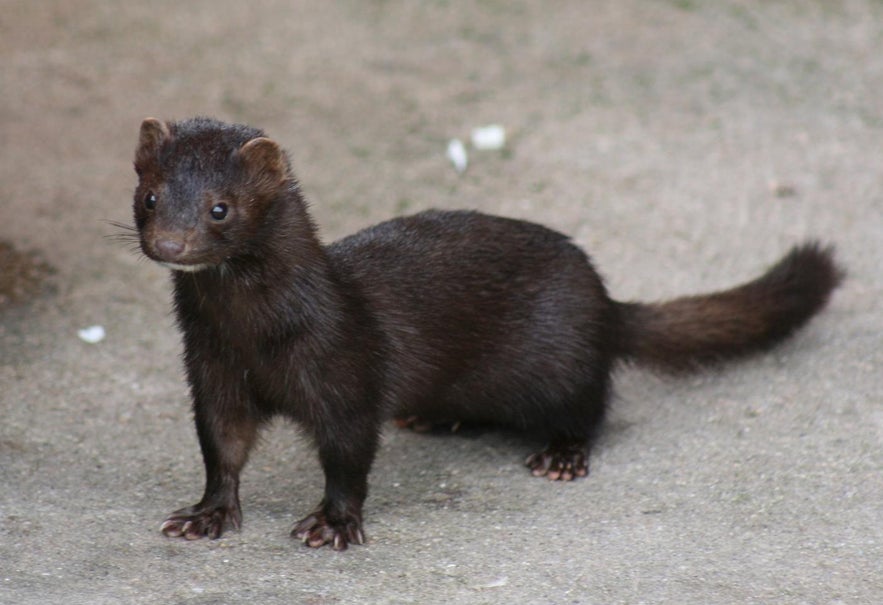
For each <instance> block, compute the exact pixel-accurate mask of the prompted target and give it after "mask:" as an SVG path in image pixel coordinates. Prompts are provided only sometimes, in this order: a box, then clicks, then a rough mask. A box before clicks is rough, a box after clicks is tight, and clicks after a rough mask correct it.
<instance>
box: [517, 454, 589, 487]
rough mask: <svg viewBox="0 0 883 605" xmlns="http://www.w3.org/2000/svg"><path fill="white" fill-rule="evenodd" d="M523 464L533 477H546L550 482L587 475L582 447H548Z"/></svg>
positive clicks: (586, 461)
mask: <svg viewBox="0 0 883 605" xmlns="http://www.w3.org/2000/svg"><path fill="white" fill-rule="evenodd" d="M524 464H525V465H526V466H527V468H529V469H530V473H531V474H532V475H533V476H534V477H548V478H549V480H551V481H570V480H572V479H575V478H577V477H585V476H586V475H588V474H589V464H588V460H587V458H586V453H585V451H584V449H583V447H582V446H563V447H556V446H550V447H548V448H546V449H544V450H543V451H541V452H537V453H536V454H531V455H530V456H528V457H527V460H525V461H524Z"/></svg>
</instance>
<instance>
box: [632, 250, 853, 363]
mask: <svg viewBox="0 0 883 605" xmlns="http://www.w3.org/2000/svg"><path fill="white" fill-rule="evenodd" d="M843 275H844V274H843V272H842V271H841V270H840V268H838V266H837V264H836V263H835V262H834V252H833V249H832V248H830V247H822V246H821V245H819V244H818V243H816V242H811V243H808V244H804V245H802V246H799V247H796V248H794V249H792V250H791V251H790V252H789V253H788V254H787V255H786V256H785V257H784V258H783V259H782V260H780V261H779V262H778V263H776V264H775V265H774V266H773V267H771V268H770V269H769V270H768V271H767V272H766V273H764V274H763V275H762V276H760V277H759V278H757V279H755V280H754V281H751V282H749V283H747V284H744V285H741V286H737V287H735V288H732V289H730V290H724V291H722V292H715V293H713V294H705V295H698V296H686V297H683V298H676V299H674V300H671V301H667V302H662V303H651V304H643V303H617V305H618V308H619V312H620V316H621V319H622V329H623V331H622V338H621V347H622V348H621V350H620V354H621V356H622V358H624V359H626V360H629V361H634V362H637V363H642V364H647V365H649V366H652V367H655V368H657V369H660V370H664V371H668V372H682V371H686V370H691V369H694V368H696V367H698V366H702V365H707V364H711V363H715V362H718V361H723V360H725V359H730V358H734V357H739V356H743V355H747V354H749V353H753V352H755V351H761V350H764V349H767V348H769V347H771V346H773V345H775V344H776V343H778V342H780V341H781V340H784V339H785V338H786V337H788V336H789V335H790V334H791V333H792V332H794V331H795V330H796V329H797V328H799V327H801V326H802V325H803V324H805V323H806V322H807V321H809V319H810V318H811V317H812V316H813V315H815V314H816V313H817V312H818V311H820V310H821V309H822V308H823V307H824V306H825V303H827V302H828V297H829V295H830V294H831V291H832V290H834V288H836V287H837V286H838V284H839V283H840V281H841V280H842V278H843Z"/></svg>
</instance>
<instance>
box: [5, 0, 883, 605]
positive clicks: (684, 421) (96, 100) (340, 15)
mask: <svg viewBox="0 0 883 605" xmlns="http://www.w3.org/2000/svg"><path fill="white" fill-rule="evenodd" d="M881 90H883V5H881V3H880V2H875V1H871V0H867V1H862V0H846V1H845V2H839V3H834V2H822V1H818V2H811V1H806V2H799V1H796V0H785V1H782V2H765V3H757V2H738V1H731V2H725V1H710V2H698V1H695V2H694V1H689V0H686V1H684V0H679V1H675V0H671V1H661V0H660V1H655V2H651V1H649V0H646V1H643V2H641V1H637V0H609V1H608V0H605V1H598V2H591V3H589V2H583V1H578V0H574V1H563V0H562V1H557V2H540V1H530V2H529V1H523V0H522V1H519V0H514V1H509V0H506V1H503V0H486V1H483V2H470V3H467V2H454V1H450V2H448V1H441V0H439V1H434V2H419V3H418V2H404V1H397V0H387V1H363V0H351V1H340V2H321V3H320V2H290V1H288V2H282V1H269V0H263V1H258V2H233V1H228V0H217V1H211V2H209V1H203V0H199V1H194V2H181V1H175V2H170V1H160V2H143V3H123V2H101V1H98V0H94V1H87V0H64V1H61V0H42V1H41V2H28V1H25V0H0V91H2V93H0V213H2V215H0V242H3V248H2V250H3V254H2V255H0V259H2V262H3V263H4V264H5V266H4V267H3V268H2V270H0V278H2V279H3V280H4V284H2V286H3V287H2V288H0V294H2V297H0V305H2V306H0V485H2V489H0V602H2V603H4V604H5V603H10V604H12V603H15V604H38V603H39V604H45V603H65V604H69V605H73V604H79V603H90V604H92V603H194V604H197V603H198V604H208V603H263V604H269V605H272V604H276V603H280V604H281V603H311V604H332V603H333V604H336V603H380V602H390V603H440V602H447V603H642V602H644V603H678V604H691V603H696V604H708V603H849V604H853V603H879V602H880V598H881V595H883V478H881V477H883V475H881V470H883V453H881V442H883V405H881V404H883V395H881V386H883V380H881V374H880V369H881V362H883V356H881V355H883V354H881V346H880V344H881V336H883V312H881V303H880V301H881V299H883V272H881V270H880V262H881V259H883V176H881V175H883V170H881V167H883V95H881ZM194 114H208V115H213V116H217V117H220V118H224V119H229V120H237V121H244V122H249V123H252V124H254V125H257V126H261V127H263V128H265V129H266V130H267V131H268V132H269V133H270V134H271V136H273V137H274V138H276V139H277V140H278V141H280V142H281V143H282V144H283V145H284V146H285V147H287V148H288V149H290V151H291V153H292V155H293V158H294V162H295V165H296V169H297V171H298V173H299V175H300V176H301V180H302V182H303V186H304V189H305V191H306V193H307V194H308V195H309V197H310V199H311V201H312V203H313V208H314V211H315V215H316V218H317V220H318V222H319V223H320V225H321V226H322V231H323V234H324V237H325V238H326V239H329V240H330V239H333V238H336V237H339V236H341V235H344V234H346V233H349V232H351V231H353V230H355V229H357V228H359V227H362V226H365V225H368V224H370V223H372V222H375V221H378V220H381V219H384V218H388V217H390V216H392V215H394V214H397V213H402V212H410V211H415V210H418V209H422V208H426V207H431V206H434V207H443V208H480V209H482V210H485V211H489V212H495V213H501V214H506V215H510V216H518V217H525V218H530V219H534V220H538V221H541V222H544V223H547V224H549V225H552V226H554V227H556V228H559V229H561V230H564V231H566V232H567V233H569V234H571V235H573V237H574V238H575V240H576V241H577V242H578V243H579V244H580V245H582V246H584V247H586V249H588V250H589V251H590V252H591V254H592V255H593V257H594V259H595V260H596V262H597V264H598V265H599V267H601V269H602V271H603V273H604V274H605V275H606V276H607V278H608V284H609V286H610V289H611V291H612V292H613V294H614V295H615V296H616V297H618V298H660V297H666V296H671V295H675V294H679V293H685V292H693V291H700V290H705V289H711V288H716V287H721V286H725V285H727V284H730V283H734V282H736V281H739V280H742V279H746V278H748V277H750V276H751V275H753V274H754V273H756V272H758V271H759V270H761V269H762V268H763V267H765V266H766V265H767V264H768V263H770V262H771V261H773V260H774V259H775V258H776V257H777V256H778V255H780V254H781V253H783V252H784V251H785V250H786V249H787V248H788V247H789V246H791V245H792V244H794V243H796V242H798V241H800V240H803V239H805V238H808V237H818V238H822V239H824V240H827V241H831V242H835V243H836V245H837V247H838V250H839V254H840V258H841V259H842V262H843V263H844V264H846V265H847V266H848V269H849V272H850V278H849V281H848V282H847V283H846V285H845V286H844V287H843V288H842V289H841V290H840V291H839V292H838V293H837V295H836V297H835V298H834V300H833V303H832V305H831V306H830V308H829V309H828V310H827V311H826V312H825V313H824V314H823V315H822V316H821V317H819V318H818V320H817V321H814V322H813V323H812V324H811V325H810V326H809V328H808V329H807V330H805V331H803V332H802V333H801V334H800V335H799V336H798V337H797V338H795V339H794V340H793V341H791V342H790V343H788V344H787V345H786V346H784V347H782V348H780V349H778V350H777V351H775V352H773V353H771V354H769V355H765V356H762V357H759V358H755V359H753V360H750V361H747V362H744V363H740V364H737V365H735V366H732V367H730V368H728V369H727V370H725V371H721V372H716V373H709V374H705V375H702V376H698V377H691V378H687V379H681V380H669V379H662V378H658V377H655V376H652V375H648V374H646V373H643V372H641V371H639V370H633V369H628V370H624V371H621V372H620V373H619V375H618V380H617V384H618V397H617V399H616V401H615V403H614V409H613V413H612V419H611V422H610V424H609V427H608V430H607V433H606V436H605V438H604V439H603V440H602V442H601V444H600V446H599V447H598V449H597V451H596V452H595V455H594V458H593V465H592V474H591V476H590V477H589V478H588V479H586V480H582V481H576V482H573V483H571V484H566V485H561V484H550V483H549V482H547V481H545V480H539V479H534V478H531V477H530V476H529V475H528V473H527V471H526V470H525V469H524V468H522V466H521V464H520V461H521V459H522V457H523V456H524V455H525V454H526V453H528V451H529V450H530V448H531V447H532V444H529V443H525V442H524V441H522V440H520V439H519V438H518V437H516V436H512V435H499V434H490V435H483V436H480V437H470V436H461V437H456V436H455V437H427V436H420V435H415V434H410V433H402V432H397V431H395V430H393V429H392V428H390V430H388V431H387V432H386V433H385V438H384V446H383V448H382V451H381V453H380V456H379V459H378V460H377V463H376V466H375V469H374V472H373V474H372V478H371V490H372V495H371V497H370V498H369V502H368V504H367V507H366V510H365V514H366V529H367V532H368V535H369V539H370V541H369V544H368V545H367V546H365V547H359V548H352V549H350V550H349V551H348V552H347V553H345V554H338V553H334V552H331V551H330V550H327V549H323V550H316V551H314V550H310V549H307V548H305V547H303V546H301V545H300V544H297V543H294V542H292V541H291V540H290V539H289V538H288V529H289V528H290V524H291V523H292V522H293V521H294V520H295V519H296V518H298V517H299V516H301V515H303V514H304V513H306V512H307V511H308V510H309V509H310V508H311V507H312V506H313V505H314V504H315V503H316V502H317V500H318V498H319V495H320V491H321V487H322V478H321V475H320V472H319V467H318V463H317V461H316V459H315V456H314V454H313V453H312V452H311V451H310V449H309V447H308V445H307V444H306V442H305V441H304V440H303V439H302V438H301V437H299V436H298V434H297V432H296V429H294V428H293V427H290V426H287V425H283V424H280V425H278V426H274V427H273V428H272V430H270V431H268V433H267V435H266V439H265V442H264V444H263V445H262V446H261V447H260V449H259V450H258V451H257V452H256V454H255V456H254V458H253V459H252V462H251V464H250V466H249V467H248V469H247V470H246V473H245V475H244V478H243V488H242V496H243V507H244V511H245V525H244V528H243V530H242V531H241V532H240V533H235V532H234V533H230V534H228V535H226V536H225V537H224V538H223V539H221V540H219V541H215V542H207V541H199V542H194V543H186V542H182V541H176V540H170V539H166V538H163V537H162V536H161V535H160V533H159V531H158V529H159V524H160V522H161V521H162V519H163V518H164V516H165V514H167V513H168V512H169V511H171V510H172V509H174V508H177V507H179V506H182V505H185V504H189V503H191V502H192V501H194V500H195V499H196V498H197V497H198V495H199V493H200V491H201V489H202V469H201V462H200V460H199V454H198V450H197V444H196V439H195V436H194V431H193V428H192V426H191V420H190V413H189V410H188V402H187V393H186V390H185V387H184V381H183V378H182V375H181V370H180V365H179V360H178V353H179V348H180V343H179V338H178V335H177V333H176V331H175V329H174V327H173V323H172V320H171V318H170V316H169V313H168V310H169V307H168V301H169V295H168V292H169V284H168V279H167V275H166V272H165V271H164V270H162V269H161V268H159V267H156V266H153V265H152V264H150V263H147V262H144V261H143V260H140V259H139V258H138V256H137V255H136V254H133V253H132V252H131V251H130V250H128V249H127V248H126V247H125V246H123V245H120V244H118V243H116V242H113V241H111V240H109V239H107V238H106V237H104V236H105V235H107V234H109V233H113V231H114V229H113V228H112V227H111V226H109V225H108V224H107V222H106V221H123V222H125V221H129V220H130V216H129V213H130V211H129V204H130V195H131V190H132V188H133V186H134V180H135V179H134V173H133V171H132V169H131V156H132V152H133V150H134V146H135V140H136V136H137V130H138V125H139V124H140V121H141V119H142V118H144V117H145V116H148V115H152V116H157V117H161V118H182V117H187V116H190V115H194ZM489 123H500V124H503V125H505V126H506V127H507V129H508V133H509V139H508V145H507V147H506V149H505V150H504V151H502V152H484V153H477V152H472V153H471V155H470V164H469V167H468V169H467V170H466V172H465V173H464V174H462V175H458V174H457V173H456V172H455V171H454V170H453V168H452V167H451V165H450V164H449V163H448V162H447V160H446V159H445V157H444V150H445V147H446V145H447V141H448V140H449V139H450V138H452V137H461V138H466V137H468V134H469V131H470V129H471V128H473V127H475V126H479V125H483V124H489ZM10 246H11V247H10ZM47 265H48V267H47ZM49 267H51V268H52V269H51V270H50V269H49ZM93 324H100V325H102V326H104V328H105V329H106V332H107V337H106V339H105V340H103V341H102V342H100V343H98V344H94V345H90V344H87V343H85V342H83V341H81V340H80V339H79V338H78V337H77V331H78V329H81V328H84V327H86V326H89V325H93Z"/></svg>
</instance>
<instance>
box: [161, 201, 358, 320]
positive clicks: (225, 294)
mask: <svg viewBox="0 0 883 605" xmlns="http://www.w3.org/2000/svg"><path fill="white" fill-rule="evenodd" d="M251 239H252V241H253V242H254V244H253V245H251V246H250V247H249V249H248V250H247V251H246V252H245V253H243V254H241V255H238V256H236V257H234V258H230V259H228V260H226V261H224V263H222V264H220V265H218V266H216V267H210V268H208V269H204V270H202V271H198V272H194V273H185V272H181V271H175V272H174V280H175V285H176V293H177V296H176V297H177V298H178V303H179V308H180V307H181V306H188V307H191V308H192V306H193V305H197V307H198V309H195V310H197V311H198V312H199V313H200V314H202V315H207V316H209V317H214V318H215V320H216V321H218V322H227V321H230V322H235V323H237V324H240V325H243V326H244V327H247V328H248V329H249V330H250V331H263V330H264V329H266V330H273V331H277V332H278V331H279V330H280V329H283V324H284V323H286V322H288V323H289V324H290V328H291V329H296V330H299V331H302V330H307V329H309V327H310V326H312V325H315V324H317V323H323V324H324V323H327V322H328V319H329V318H330V317H331V316H335V315H338V316H339V315H340V314H341V313H342V308H343V302H342V301H343V299H344V297H343V296H342V294H341V292H340V287H339V286H338V284H337V283H336V280H335V279H334V278H333V275H332V272H331V270H330V267H329V262H328V257H327V254H326V252H325V249H324V247H323V246H322V244H321V242H320V241H319V237H318V234H317V232H316V227H315V225H314V223H313V221H312V219H311V218H310V216H309V213H308V211H307V207H306V203H305V202H304V200H303V198H302V197H301V195H300V192H299V191H298V190H297V188H296V186H295V185H292V187H290V188H289V189H287V190H285V191H282V192H280V195H279V197H278V198H277V199H276V200H274V201H273V202H272V203H271V204H270V206H269V210H268V212H267V214H266V215H265V216H264V217H263V219H262V220H261V223H260V226H259V227H258V229H257V230H256V231H255V235H254V236H253V237H252V238H251Z"/></svg>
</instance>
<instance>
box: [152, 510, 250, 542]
mask: <svg viewBox="0 0 883 605" xmlns="http://www.w3.org/2000/svg"><path fill="white" fill-rule="evenodd" d="M228 523H229V525H231V526H232V527H233V528H235V529H239V526H240V525H241V524H242V513H241V512H240V510H239V508H238V507H237V508H230V507H225V506H207V505H202V504H195V505H193V506H188V507H186V508H182V509H180V510H176V511H175V512H173V513H172V514H171V515H169V517H168V519H166V520H165V521H164V522H163V524H162V526H161V527H160V531H161V532H162V533H163V534H165V535H166V536H168V537H170V538H179V537H183V538H185V539H187V540H198V539H200V538H204V537H208V538H211V539H212V540H215V539H217V538H220V537H221V534H222V533H224V528H225V525H227V524H228Z"/></svg>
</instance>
